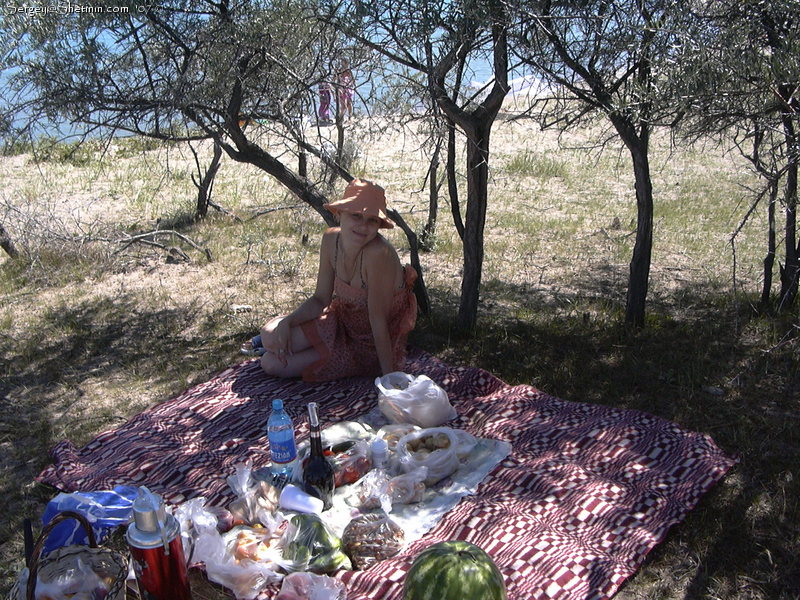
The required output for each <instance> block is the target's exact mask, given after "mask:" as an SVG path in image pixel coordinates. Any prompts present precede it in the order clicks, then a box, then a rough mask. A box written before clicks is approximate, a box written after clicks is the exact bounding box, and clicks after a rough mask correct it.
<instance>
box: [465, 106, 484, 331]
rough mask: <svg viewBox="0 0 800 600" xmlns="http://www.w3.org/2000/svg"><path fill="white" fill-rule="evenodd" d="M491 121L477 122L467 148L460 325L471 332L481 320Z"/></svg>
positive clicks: (469, 136)
mask: <svg viewBox="0 0 800 600" xmlns="http://www.w3.org/2000/svg"><path fill="white" fill-rule="evenodd" d="M490 130H491V121H490V122H489V123H488V124H487V123H486V122H479V121H478V119H476V123H475V128H474V131H473V132H471V133H472V135H468V138H469V142H468V144H467V214H466V222H465V224H464V275H463V278H462V280H461V304H460V305H459V308H458V322H459V324H460V325H461V326H462V327H464V328H465V329H468V330H472V329H474V328H475V324H476V323H477V320H478V298H479V294H480V285H481V273H482V270H483V233H484V228H485V225H486V205H487V200H488V186H489V132H490Z"/></svg>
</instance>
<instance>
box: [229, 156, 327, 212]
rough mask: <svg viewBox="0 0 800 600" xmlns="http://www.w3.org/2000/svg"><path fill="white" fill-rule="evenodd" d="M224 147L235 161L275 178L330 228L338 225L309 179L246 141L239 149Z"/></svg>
mask: <svg viewBox="0 0 800 600" xmlns="http://www.w3.org/2000/svg"><path fill="white" fill-rule="evenodd" d="M222 147H223V149H224V150H225V152H226V153H227V154H228V156H230V157H231V158H232V159H233V160H235V161H237V162H242V163H248V164H251V165H253V166H255V167H258V168H259V169H261V170H262V171H264V172H266V173H267V174H269V175H271V176H272V177H274V178H275V179H276V180H277V181H278V182H279V183H280V184H281V185H283V186H284V187H286V188H287V189H288V190H289V191H290V192H292V193H293V194H294V195H295V196H297V197H298V198H299V199H300V200H302V201H303V202H305V203H306V204H308V205H309V206H310V207H311V208H313V209H314V210H315V211H317V212H318V213H319V214H320V215H321V216H322V218H323V219H324V220H325V223H327V224H328V226H329V227H334V226H335V225H336V220H335V219H334V218H333V215H332V214H331V213H330V212H329V211H328V210H327V209H326V208H325V207H324V206H323V205H324V204H326V203H327V202H328V198H326V197H325V196H324V195H323V194H321V193H320V192H318V191H317V189H316V188H315V187H314V185H313V184H312V183H311V182H310V181H309V180H308V179H306V178H305V177H300V176H299V175H297V174H296V173H294V172H293V171H291V170H290V169H288V168H287V167H286V165H284V164H283V163H282V162H281V161H279V160H278V159H277V158H275V157H274V156H272V155H271V154H269V153H268V152H265V151H264V150H263V149H262V148H260V147H259V146H257V145H256V144H252V143H249V142H247V141H246V140H240V143H239V144H238V146H237V148H233V147H232V146H230V145H228V144H223V145H222Z"/></svg>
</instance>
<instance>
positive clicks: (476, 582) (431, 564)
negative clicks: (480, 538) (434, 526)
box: [403, 540, 506, 600]
mask: <svg viewBox="0 0 800 600" xmlns="http://www.w3.org/2000/svg"><path fill="white" fill-rule="evenodd" d="M403 600H506V585H505V582H504V581H503V576H502V575H501V574H500V570H499V569H498V568H497V565H495V564H494V561H492V558H491V557H490V556H489V555H488V554H486V552H485V551H484V550H482V549H481V548H479V547H478V546H476V545H475V544H470V543H469V542H464V541H461V540H453V541H449V542H439V543H438V544H433V545H432V546H429V547H428V548H426V549H425V550H423V551H422V552H420V553H419V555H417V557H416V558H415V559H414V563H413V564H412V565H411V570H410V571H409V572H408V575H406V580H405V584H404V585H403Z"/></svg>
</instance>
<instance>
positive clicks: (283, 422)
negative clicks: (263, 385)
mask: <svg viewBox="0 0 800 600" xmlns="http://www.w3.org/2000/svg"><path fill="white" fill-rule="evenodd" d="M267 436H268V438H269V452H270V455H271V456H272V467H271V470H272V476H273V477H280V478H285V480H286V481H289V480H291V478H292V471H294V467H295V465H296V464H297V446H295V443H294V426H293V425H292V418H291V417H290V416H289V415H288V414H287V413H286V411H285V410H284V409H283V400H281V399H280V398H275V399H274V400H273V401H272V414H270V416H269V420H268V421H267Z"/></svg>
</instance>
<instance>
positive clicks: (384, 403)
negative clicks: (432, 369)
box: [375, 371, 458, 427]
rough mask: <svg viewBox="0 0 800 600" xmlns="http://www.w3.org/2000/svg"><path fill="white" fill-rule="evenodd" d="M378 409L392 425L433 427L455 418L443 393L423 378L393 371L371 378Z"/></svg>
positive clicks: (433, 383) (426, 377)
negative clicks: (406, 424) (403, 424)
mask: <svg viewBox="0 0 800 600" xmlns="http://www.w3.org/2000/svg"><path fill="white" fill-rule="evenodd" d="M375 386H376V387H377V388H378V391H379V392H380V393H379V395H378V408H379V409H380V411H381V412H382V413H383V416H385V417H386V418H387V419H389V421H390V422H392V423H412V424H414V425H419V426H420V427H436V426H438V425H441V424H442V423H445V422H446V421H449V420H450V419H453V418H455V417H456V416H457V414H458V413H456V409H455V408H453V407H452V405H451V404H450V400H449V399H448V397H447V392H445V391H444V390H443V389H442V388H440V387H439V386H438V385H436V383H435V382H434V381H433V380H432V379H431V378H430V377H428V376H427V375H418V376H416V377H415V376H413V375H409V374H408V373H402V372H400V371H395V372H394V373H389V374H388V375H384V376H383V377H377V378H375Z"/></svg>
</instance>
